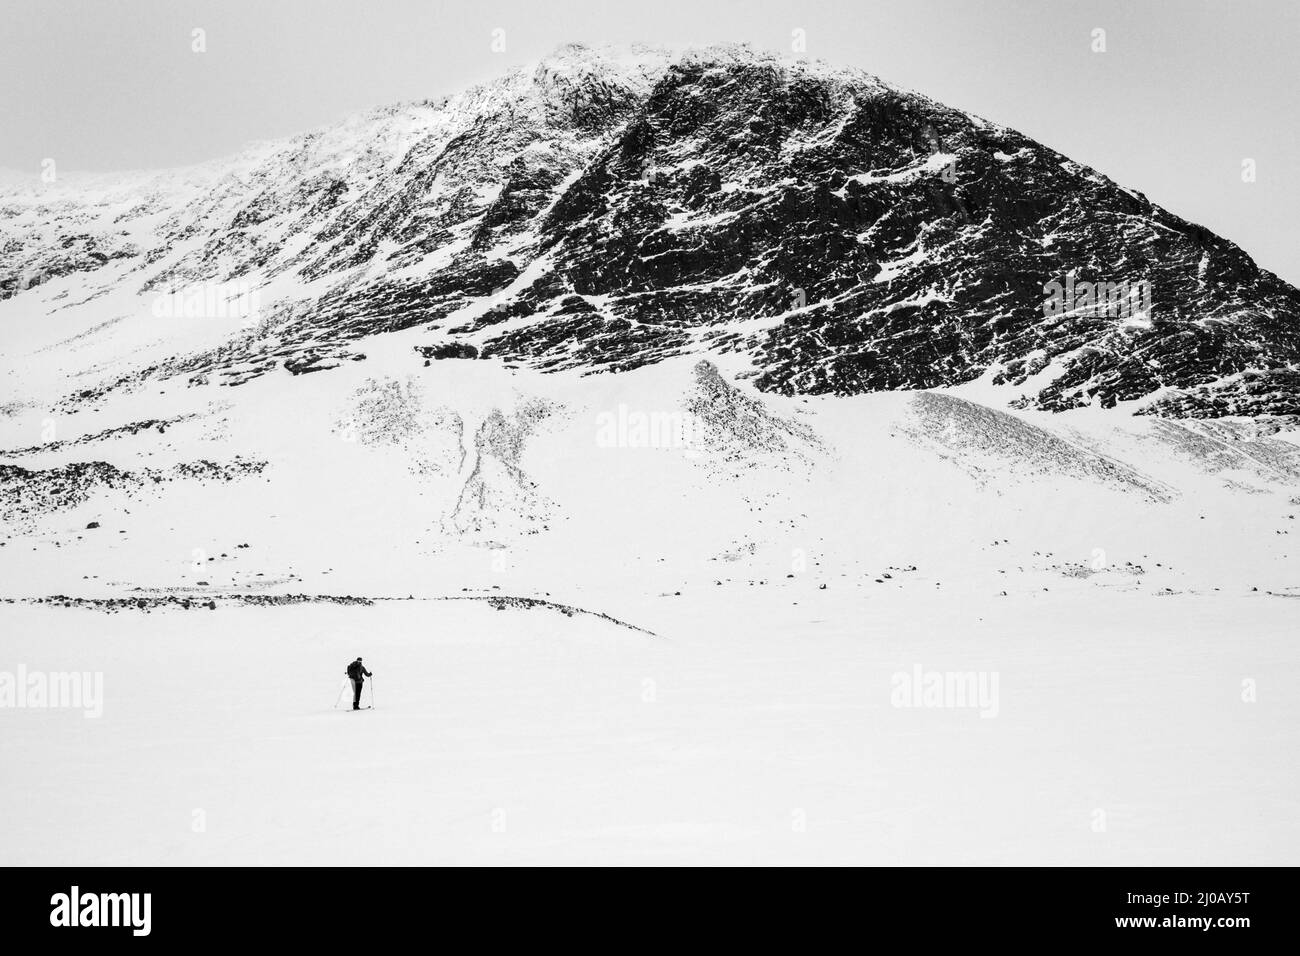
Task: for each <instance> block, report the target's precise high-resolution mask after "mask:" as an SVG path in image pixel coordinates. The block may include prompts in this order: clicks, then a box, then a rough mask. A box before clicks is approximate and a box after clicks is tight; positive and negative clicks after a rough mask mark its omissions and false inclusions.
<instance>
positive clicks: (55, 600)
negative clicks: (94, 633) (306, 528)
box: [4, 594, 375, 614]
mask: <svg viewBox="0 0 1300 956" xmlns="http://www.w3.org/2000/svg"><path fill="white" fill-rule="evenodd" d="M4 601H5V603H6V604H13V603H15V602H21V603H23V604H47V605H52V606H54V607H79V608H86V609H88V610H93V611H105V612H107V613H109V614H113V613H116V612H117V611H145V612H146V613H147V612H150V611H156V610H171V609H176V610H182V611H192V610H208V611H215V610H216V609H217V606H218V605H228V606H241V605H242V606H249V607H271V606H278V605H286V604H359V605H371V604H374V603H375V602H374V600H372V599H371V598H364V597H352V596H351V595H344V596H339V595H335V594H216V595H206V594H203V595H197V594H195V595H183V594H163V595H157V594H151V595H142V596H139V597H108V598H90V597H69V596H68V595H66V594H52V595H49V596H48V597H30V598H4Z"/></svg>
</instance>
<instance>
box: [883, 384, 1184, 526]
mask: <svg viewBox="0 0 1300 956" xmlns="http://www.w3.org/2000/svg"><path fill="white" fill-rule="evenodd" d="M910 410H911V413H912V419H913V422H914V424H911V425H906V426H903V427H902V428H901V429H900V430H901V431H902V432H903V433H904V434H906V435H907V436H908V437H909V438H910V439H911V440H913V441H915V442H918V443H920V444H924V445H927V446H929V447H932V448H935V449H936V450H938V452H939V454H940V455H942V456H943V457H944V458H948V459H949V460H951V461H953V462H954V463H956V464H957V465H958V467H961V468H963V469H964V470H966V471H968V472H969V473H970V474H972V475H973V476H974V477H975V478H976V479H977V480H980V481H984V480H985V477H984V476H985V474H986V472H989V471H992V470H993V469H994V468H996V469H997V470H998V473H999V475H1000V476H1005V475H1012V476H1017V477H1022V476H1025V475H1058V476H1066V477H1076V478H1091V479H1093V480H1095V481H1098V482H1100V483H1102V484H1104V485H1108V486H1110V487H1112V488H1117V489H1120V490H1123V491H1129V492H1136V493H1138V494H1141V495H1143V496H1145V497H1147V498H1149V499H1151V500H1152V501H1158V502H1167V501H1170V500H1172V497H1173V495H1174V492H1173V490H1172V489H1170V488H1168V487H1166V486H1165V485H1163V484H1162V483H1160V482H1158V481H1157V480H1156V479H1154V478H1151V477H1148V476H1146V475H1143V474H1142V473H1141V472H1138V471H1136V470H1134V469H1133V468H1131V467H1129V466H1128V465H1126V464H1123V463H1122V462H1119V461H1115V460H1114V459H1111V458H1107V457H1106V456H1104V455H1101V454H1099V453H1097V452H1094V451H1090V450H1088V449H1085V448H1082V447H1080V446H1078V445H1075V444H1072V443H1070V442H1068V441H1066V440H1065V439H1063V438H1061V437H1059V436H1057V435H1054V434H1053V433H1051V432H1049V431H1047V430H1046V429H1043V428H1039V427H1037V426H1035V425H1031V424H1029V423H1028V422H1025V421H1022V420H1021V419H1019V418H1017V417H1016V416H1014V415H1011V414H1008V413H1006V412H1000V411H997V410H995V409H991V408H987V407H985V406H983V405H978V404H976V403H974V402H968V401H966V400H965V399H961V398H955V397H953V396H951V395H940V394H936V393H933V392H921V393H920V394H918V395H916V396H915V397H914V398H913V399H912V401H911V403H910ZM945 453H950V454H945ZM980 456H983V458H984V461H985V462H986V464H981V463H980V461H979V458H980Z"/></svg>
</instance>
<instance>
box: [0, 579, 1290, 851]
mask: <svg viewBox="0 0 1300 956" xmlns="http://www.w3.org/2000/svg"><path fill="white" fill-rule="evenodd" d="M1040 594H1041V592H1040ZM660 603H661V604H667V603H669V602H667V601H664V602H660ZM1287 603H1288V602H1286V601H1283V600H1278V599H1272V600H1264V599H1258V598H1251V597H1246V596H1242V595H1234V596H1231V597H1218V596H1215V597H1207V596H1181V597H1176V598H1170V599H1158V598H1153V597H1152V596H1150V595H1145V594H1135V593H1129V594H1123V595H1108V596H1106V597H1105V598H1104V599H1100V600H1099V599H1098V597H1097V596H1096V595H1095V594H1092V593H1090V592H1089V591H1087V590H1083V589H1077V588H1076V589H1070V590H1068V591H1066V592H1063V593H1060V594H1054V595H1047V594H1042V595H1041V596H1040V595H1036V594H1024V595H1021V596H1018V597H1015V598H1009V599H1004V600H1002V601H1001V602H988V603H987V604H986V605H984V606H979V607H974V606H972V604H971V602H970V601H969V600H966V599H963V598H962V597H960V596H957V595H945V596H942V597H933V596H930V595H925V596H924V598H922V599H920V600H913V599H909V598H908V597H906V596H905V595H902V594H894V595H891V596H889V597H885V598H880V599H876V600H872V601H858V602H847V601H842V602H838V605H837V606H827V604H826V603H825V602H824V603H823V604H822V605H820V606H819V605H815V604H808V605H803V604H801V605H800V608H793V607H790V606H788V605H787V606H784V607H783V606H782V605H784V604H785V602H777V601H763V600H759V601H753V602H749V601H742V600H725V599H720V598H717V597H713V596H709V597H707V598H705V599H702V600H698V601H681V600H678V601H676V602H672V605H671V607H666V608H660V609H656V610H652V609H651V608H649V607H647V608H646V616H647V617H650V618H653V619H654V620H655V623H656V624H657V625H658V626H659V628H660V632H659V636H657V637H649V636H647V635H644V634H638V633H635V632H632V631H628V630H626V629H623V628H619V627H617V626H615V625H612V624H607V623H605V622H602V621H597V620H595V619H591V618H587V619H583V618H580V617H579V618H567V617H565V616H563V615H561V614H558V613H554V612H546V611H538V610H533V611H517V610H504V611H496V610H492V609H490V608H488V607H486V606H484V605H481V604H477V603H472V602H403V603H395V604H386V605H383V606H377V607H337V606H333V605H330V606H305V607H291V608H285V607H275V608H233V609H224V608H223V609H220V610H218V611H216V612H203V613H197V612H173V613H161V612H159V613H154V614H148V615H145V614H130V613H118V614H113V615H101V614H99V613H96V612H92V611H86V610H81V609H52V608H44V607H41V608H35V607H14V606H7V607H5V608H4V609H3V610H2V611H0V618H2V622H3V628H4V631H5V633H6V634H7V635H8V636H7V638H6V641H5V645H6V655H5V656H6V658H7V659H8V660H13V659H17V660H20V661H24V662H26V664H27V666H28V667H29V668H31V669H44V670H47V671H61V670H97V671H102V672H103V673H104V675H105V679H104V695H105V699H104V703H103V716H102V717H100V718H99V719H93V718H86V717H83V716H82V715H81V714H80V713H79V712H72V711H57V710H45V711H39V710H14V711H10V712H7V713H4V714H3V719H4V721H5V732H4V735H3V737H2V738H0V760H2V764H3V767H4V777H5V781H4V786H3V788H0V819H3V820H4V825H3V826H4V841H3V847H4V849H3V853H2V854H0V857H2V858H3V861H4V862H5V863H8V864H52V863H60V864H62V863H66V864H79V865H86V864H118V863H122V864H144V863H164V864H249V863H252V864H286V863H308V864H333V865H346V864H347V863H359V864H408V863H409V864H415V863H426V864H427V863H597V862H601V863H733V864H736V863H739V864H745V863H846V864H847V863H888V864H894V863H898V864H902V863H912V864H916V863H998V864H1004V863H1005V864H1013V863H1016V864H1019V863H1045V864H1064V863H1079V864H1156V863H1163V864H1208V863H1216V864H1228V863H1232V864H1263V863H1273V864H1282V863H1293V862H1294V860H1295V855H1296V854H1295V851H1296V847H1297V842H1298V838H1300V833H1298V828H1300V824H1298V823H1297V815H1296V813H1295V753H1296V750H1297V739H1296V737H1297V731H1296V729H1295V728H1296V727H1297V726H1300V722H1298V721H1297V717H1300V713H1298V712H1297V706H1296V698H1295V693H1294V688H1295V686H1296V683H1297V679H1298V678H1300V673H1298V670H1300V668H1298V667H1297V663H1296V656H1295V654H1294V610H1293V609H1291V608H1289V607H1288V606H1287ZM362 652H363V653H364V655H365V658H366V662H367V664H368V665H369V666H370V667H371V668H372V670H373V671H374V672H375V678H376V679H375V685H376V687H377V704H378V707H377V709H375V710H373V711H362V712H359V713H352V712H350V711H347V710H342V709H340V710H333V709H331V705H332V704H333V702H334V700H335V697H336V693H337V682H338V680H339V677H340V673H341V671H342V668H343V665H344V664H345V663H346V662H347V661H348V660H350V659H351V658H352V657H353V656H355V655H356V654H357V653H362ZM918 664H919V665H921V666H922V667H924V668H925V669H926V670H930V669H937V670H949V669H951V670H958V671H986V672H988V671H991V672H996V673H997V674H998V675H999V684H998V701H997V711H996V716H993V717H988V718H984V717H981V716H980V713H979V711H977V710H974V709H947V710H945V709H923V708H922V709H913V708H900V707H895V706H893V704H892V702H891V701H892V696H893V694H894V685H893V681H892V677H893V675H894V674H895V673H898V672H910V671H912V669H913V668H914V666H916V665H918ZM1247 678H1256V679H1257V680H1258V682H1259V699H1258V702H1257V703H1254V704H1246V703H1243V702H1242V700H1241V681H1242V680H1243V679H1247Z"/></svg>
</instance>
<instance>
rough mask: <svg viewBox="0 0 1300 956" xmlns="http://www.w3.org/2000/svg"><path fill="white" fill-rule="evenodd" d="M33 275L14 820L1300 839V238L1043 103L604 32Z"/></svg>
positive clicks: (27, 261) (406, 109)
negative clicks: (1160, 198)
mask: <svg viewBox="0 0 1300 956" xmlns="http://www.w3.org/2000/svg"><path fill="white" fill-rule="evenodd" d="M1103 284H1104V285H1103ZM0 289H3V291H2V292H0V296H2V298H0V336H3V338H2V339H0V341H3V343H4V347H3V350H0V581H2V582H3V586H0V634H3V636H4V641H3V644H2V645H0V646H2V647H3V650H4V652H5V653H4V655H0V657H2V658H3V659H0V720H3V726H4V730H3V734H2V735H0V759H2V760H3V761H4V765H5V766H6V767H8V766H13V767H19V768H24V770H25V771H26V772H24V773H21V774H19V775H17V776H20V777H21V778H22V785H21V786H4V787H0V820H3V821H5V824H7V826H5V827H4V828H3V829H2V830H0V845H3V847H4V850H3V852H4V860H5V862H14V863H19V864H23V863H39V864H43V865H49V864H66V865H70V866H85V865H103V864H119V865H135V864H141V865H178V864H196V865H206V866H215V865H225V864H243V865H247V864H249V863H255V864H258V865H275V864H296V865H302V864H313V863H323V864H330V863H335V864H337V863H338V862H339V860H340V859H342V857H341V855H340V854H341V853H342V852H346V854H347V855H348V856H347V858H348V859H349V861H350V862H353V863H361V864H366V865H388V866H391V865H402V864H408V863H431V862H434V863H463V864H474V865H478V864H484V863H495V864H499V863H503V862H506V863H545V864H554V863H576V864H590V863H628V862H634V863H647V864H654V865H663V864H671V863H679V864H691V865H700V864H708V863H715V862H716V863H727V864H732V865H734V864H736V863H746V864H755V863H798V864H801V865H808V864H826V863H846V864H859V865H860V864H864V863H879V864H911V865H916V864H924V863H941V864H946V865H960V864H967V863H971V862H978V863H981V864H989V863H993V864H1002V863H1007V864H1017V865H1023V864H1025V863H1044V864H1051V865H1060V864H1062V863H1070V864H1078V865H1095V864H1097V863H1098V861H1103V862H1104V863H1106V864H1107V865H1117V866H1118V865H1151V864H1162V865H1205V864H1206V863H1207V862H1209V863H1215V864H1218V863H1222V864H1231V865H1261V864H1286V863H1292V862H1294V859H1295V856H1296V848H1297V847H1298V846H1300V824H1297V818H1296V814H1295V813H1294V805H1295V794H1296V792H1297V784H1298V775H1297V772H1296V768H1297V765H1296V761H1295V758H1294V755H1295V754H1296V752H1297V750H1298V748H1300V731H1297V729H1296V728H1300V706H1297V704H1298V703H1300V698H1297V697H1296V695H1295V694H1294V693H1292V692H1290V689H1291V688H1294V687H1297V686H1300V662H1298V660H1300V659H1298V658H1297V655H1296V654H1295V649H1294V644H1295V640H1294V633H1295V605H1293V604H1292V603H1291V602H1292V601H1294V600H1295V599H1296V598H1297V597H1300V586H1298V584H1300V582H1297V580H1296V559H1295V558H1292V557H1291V551H1292V550H1295V547H1296V546H1295V545H1293V544H1291V542H1292V541H1295V540H1297V539H1294V538H1291V537H1290V533H1291V532H1292V531H1295V530H1296V525H1297V520H1296V519H1297V515H1300V440H1298V439H1300V429H1297V427H1296V424H1297V423H1296V413H1297V409H1296V396H1297V388H1296V387H1295V384H1296V383H1295V375H1296V372H1295V367H1296V366H1295V362H1296V355H1295V352H1296V333H1295V320H1296V316H1297V314H1298V312H1297V293H1296V291H1295V290H1294V289H1292V288H1290V287H1289V286H1287V285H1285V284H1284V283H1282V282H1280V281H1279V280H1278V279H1276V278H1275V277H1273V276H1271V275H1269V274H1267V273H1265V272H1262V271H1260V270H1259V269H1257V268H1256V267H1255V266H1254V264H1253V263H1251V261H1250V259H1249V258H1248V257H1247V256H1246V255H1245V254H1244V253H1243V252H1241V251H1240V250H1239V249H1237V248H1235V247H1234V246H1232V245H1231V244H1230V243H1228V242H1225V241H1224V240H1222V239H1219V238H1216V237H1215V236H1213V235H1210V234H1209V233H1208V232H1206V231H1205V230H1203V229H1200V228H1198V227H1196V226H1193V225H1191V224H1189V223H1186V222H1183V221H1182V220H1180V219H1177V218H1176V217H1174V216H1173V215H1171V214H1169V213H1166V212H1164V211H1163V210H1160V209H1158V208H1156V207H1154V206H1151V205H1150V204H1149V203H1147V202H1146V200H1145V199H1143V198H1142V197H1141V196H1139V195H1136V194H1134V193H1132V192H1130V191H1127V190H1125V189H1123V188H1121V187H1119V186H1117V185H1115V184H1113V183H1111V182H1110V181H1109V180H1107V179H1105V178H1104V177H1103V176H1101V175H1099V174H1097V173H1094V172H1092V171H1091V170H1087V169H1084V168H1083V167H1080V166H1078V165H1077V164H1074V163H1071V162H1069V161H1068V160H1066V159H1065V158H1064V157H1061V156H1059V155H1057V154H1055V153H1053V152H1052V151H1051V150H1049V149H1047V148H1045V147H1042V146H1039V145H1038V144H1036V143H1033V142H1031V141H1029V140H1027V139H1025V138H1024V137H1022V136H1020V135H1018V134H1016V133H1014V132H1012V131H1010V130H1006V129H1002V128H1000V127H997V126H994V125H992V124H990V123H987V122H985V121H983V120H979V119H976V118H973V117H970V116H967V115H965V114H963V113H959V112H956V111H953V110H949V109H946V108H944V107H942V106H940V105H938V104H936V103H933V102H931V101H929V100H926V99H924V98H923V97H921V96H917V95H915V94H912V93H907V92H904V91H901V90H897V89H894V88H892V87H889V86H887V85H886V84H884V83H881V82H880V81H878V80H876V79H874V78H872V77H870V76H867V75H865V74H863V73H860V72H857V71H853V70H839V69H833V68H831V67H827V66H824V65H821V64H816V63H805V62H790V61H785V60H782V59H779V58H777V57H774V56H771V55H769V54H765V53H759V52H754V51H750V50H746V49H742V48H726V49H710V50H703V51H697V52H692V53H687V54H685V55H680V56H677V55H669V54H666V53H663V52H661V51H656V50H649V49H639V48H638V49H632V50H624V51H618V52H615V51H610V50H603V49H599V50H598V49H590V48H585V47H571V48H566V49H563V50H561V51H559V52H558V53H557V54H556V55H555V56H552V57H549V58H547V59H546V60H543V61H542V62H541V63H540V64H536V65H534V66H532V67H529V68H526V69H522V70H516V71H513V72H511V73H509V74H507V75H506V76H504V77H503V78H501V79H499V80H498V81H496V82H493V83H489V84H487V85H485V86H482V87H478V88H475V89H473V90H469V91H467V92H465V93H462V94H460V95H458V96H454V97H450V98H448V99H446V100H440V101H437V102H429V103H417V104H408V105H402V106H397V107H392V108H389V109H383V110H377V111H374V112H371V113H368V114H366V115H363V116H358V117H355V118H354V119H351V120H349V121H348V122H345V123H342V124H340V125H337V126H334V127H331V128H328V129H324V130H320V131H317V132H315V133H310V134H307V135H304V136H299V137H294V138H292V139H289V140H286V141H283V142H275V143H266V144H259V145H255V146H253V147H250V148H249V149H248V150H246V151H245V152H244V153H242V154H241V155H239V156H237V157H234V158H232V159H227V160H222V161H216V162H212V163H207V164H204V165H202V166H198V167H194V168H191V169H185V170H172V171H163V172H152V173H139V174H130V175H113V176H74V175H62V174H60V175H59V177H58V178H57V179H56V181H55V182H52V183H40V184H32V183H30V182H19V181H14V180H8V181H6V182H5V183H4V184H3V185H2V186H0ZM1099 298H1102V299H1104V302H1103V303H1102V304H1100V305H1099V303H1098V299H1099ZM595 373H600V374H595ZM361 654H364V655H365V661H366V664H367V667H368V668H370V669H371V670H372V671H373V672H374V674H375V675H376V677H375V679H374V680H373V681H371V682H370V683H369V684H368V687H369V691H368V693H371V694H373V695H374V696H373V699H374V700H375V703H376V706H375V708H374V709H373V710H372V711H367V712H366V713H364V714H353V713H351V712H350V711H344V710H335V709H332V707H331V705H332V704H333V703H335V702H336V701H339V700H346V696H345V694H346V691H345V690H344V689H343V688H341V687H340V681H341V680H342V676H343V675H342V670H343V667H344V666H345V665H346V663H347V662H348V661H350V660H353V659H355V658H356V657H357V656H358V655H361ZM82 675H84V676H85V678H86V679H87V681H88V683H87V684H76V683H75V681H72V679H73V678H76V679H78V680H79V679H80V678H81V677H82ZM101 677H102V687H100V686H99V684H100V683H101V682H100V681H99V678H101ZM32 678H35V684H34V685H32V686H35V687H38V688H42V689H45V688H52V689H53V690H52V692H57V691H58V689H59V688H61V687H67V686H68V685H69V682H72V683H73V684H74V685H75V686H78V687H89V688H92V689H94V690H95V691H96V693H95V697H94V701H93V703H92V702H91V701H88V700H86V699H85V698H84V695H83V699H81V700H80V701H78V704H79V705H80V706H79V707H76V708H74V707H72V706H62V707H57V708H56V707H46V706H44V704H46V703H52V702H53V701H48V700H42V701H40V703H39V704H35V705H33V706H31V707H27V706H10V702H11V701H12V700H15V699H16V697H15V695H14V694H13V693H12V692H13V691H14V690H15V688H21V693H22V695H23V697H24V700H26V699H27V697H26V695H27V690H28V685H29V684H30V683H31V679H32ZM65 678H67V680H65ZM1257 682H1258V701H1256V696H1255V694H1256V683H1257ZM939 685H943V686H942V687H939ZM932 687H934V688H936V689H939V690H943V691H944V695H940V697H942V699H939V697H935V696H933V695H932V693H931V688H932ZM968 687H973V688H976V690H977V693H975V694H972V695H971V696H969V697H967V696H964V695H965V691H964V688H968ZM900 688H902V689H907V690H909V693H908V694H907V695H906V699H905V700H900V697H899V695H898V694H897V693H896V692H897V691H898V690H899V689H900ZM949 688H952V690H953V693H952V694H951V695H949V694H948V689H949ZM99 690H102V693H99V692H98V691H99ZM340 691H343V693H342V694H341V693H340ZM922 691H923V692H922ZM985 691H991V695H986V694H985ZM6 695H8V696H6ZM999 695H1000V696H999ZM976 698H978V699H976ZM932 704H933V705H934V706H931V705H932ZM973 705H978V706H973ZM86 711H89V713H87V714H85V716H86V717H87V718H90V719H86V720H85V721H84V722H83V713H84V712H86ZM99 718H102V719H99ZM1189 766H1190V767H1191V768H1192V769H1193V770H1194V772H1189ZM90 807H93V808H94V812H93V813H91V812H89V811H88V808H90ZM1099 824H1100V825H1099ZM1189 834H1190V835H1192V837H1191V838H1189V836H1188V835H1189Z"/></svg>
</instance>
